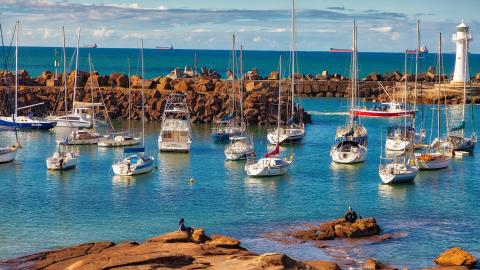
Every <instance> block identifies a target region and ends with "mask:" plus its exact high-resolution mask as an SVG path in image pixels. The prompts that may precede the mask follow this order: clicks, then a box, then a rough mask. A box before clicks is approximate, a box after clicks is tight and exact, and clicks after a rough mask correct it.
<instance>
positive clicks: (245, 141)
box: [225, 136, 255, 161]
mask: <svg viewBox="0 0 480 270" xmlns="http://www.w3.org/2000/svg"><path fill="white" fill-rule="evenodd" d="M254 152H255V149H254V148H253V142H252V140H251V139H250V138H248V137H245V136H241V137H231V138H230V143H229V144H228V146H227V147H226V148H225V158H226V160H232V161H233V160H242V159H247V157H248V156H249V155H252V154H253V153H254Z"/></svg>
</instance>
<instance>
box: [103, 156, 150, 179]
mask: <svg viewBox="0 0 480 270" xmlns="http://www.w3.org/2000/svg"><path fill="white" fill-rule="evenodd" d="M153 168H154V159H153V158H150V159H149V160H148V161H145V162H143V163H142V164H138V165H137V164H131V165H130V166H128V164H127V163H126V162H125V160H124V161H121V162H118V163H115V164H113V165H112V170H113V173H114V174H116V175H122V176H132V175H139V174H145V173H149V172H151V171H152V170H153Z"/></svg>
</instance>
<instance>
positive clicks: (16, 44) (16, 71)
mask: <svg viewBox="0 0 480 270" xmlns="http://www.w3.org/2000/svg"><path fill="white" fill-rule="evenodd" d="M19 32H20V21H17V32H16V35H15V117H17V113H18V33H19Z"/></svg>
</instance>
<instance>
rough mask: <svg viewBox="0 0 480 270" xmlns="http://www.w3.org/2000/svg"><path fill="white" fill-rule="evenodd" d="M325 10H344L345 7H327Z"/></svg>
mask: <svg viewBox="0 0 480 270" xmlns="http://www.w3.org/2000/svg"><path fill="white" fill-rule="evenodd" d="M327 9H331V10H346V8H345V7H327Z"/></svg>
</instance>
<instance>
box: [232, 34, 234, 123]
mask: <svg viewBox="0 0 480 270" xmlns="http://www.w3.org/2000/svg"><path fill="white" fill-rule="evenodd" d="M234 112H235V34H233V35H232V115H233V113H234Z"/></svg>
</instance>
